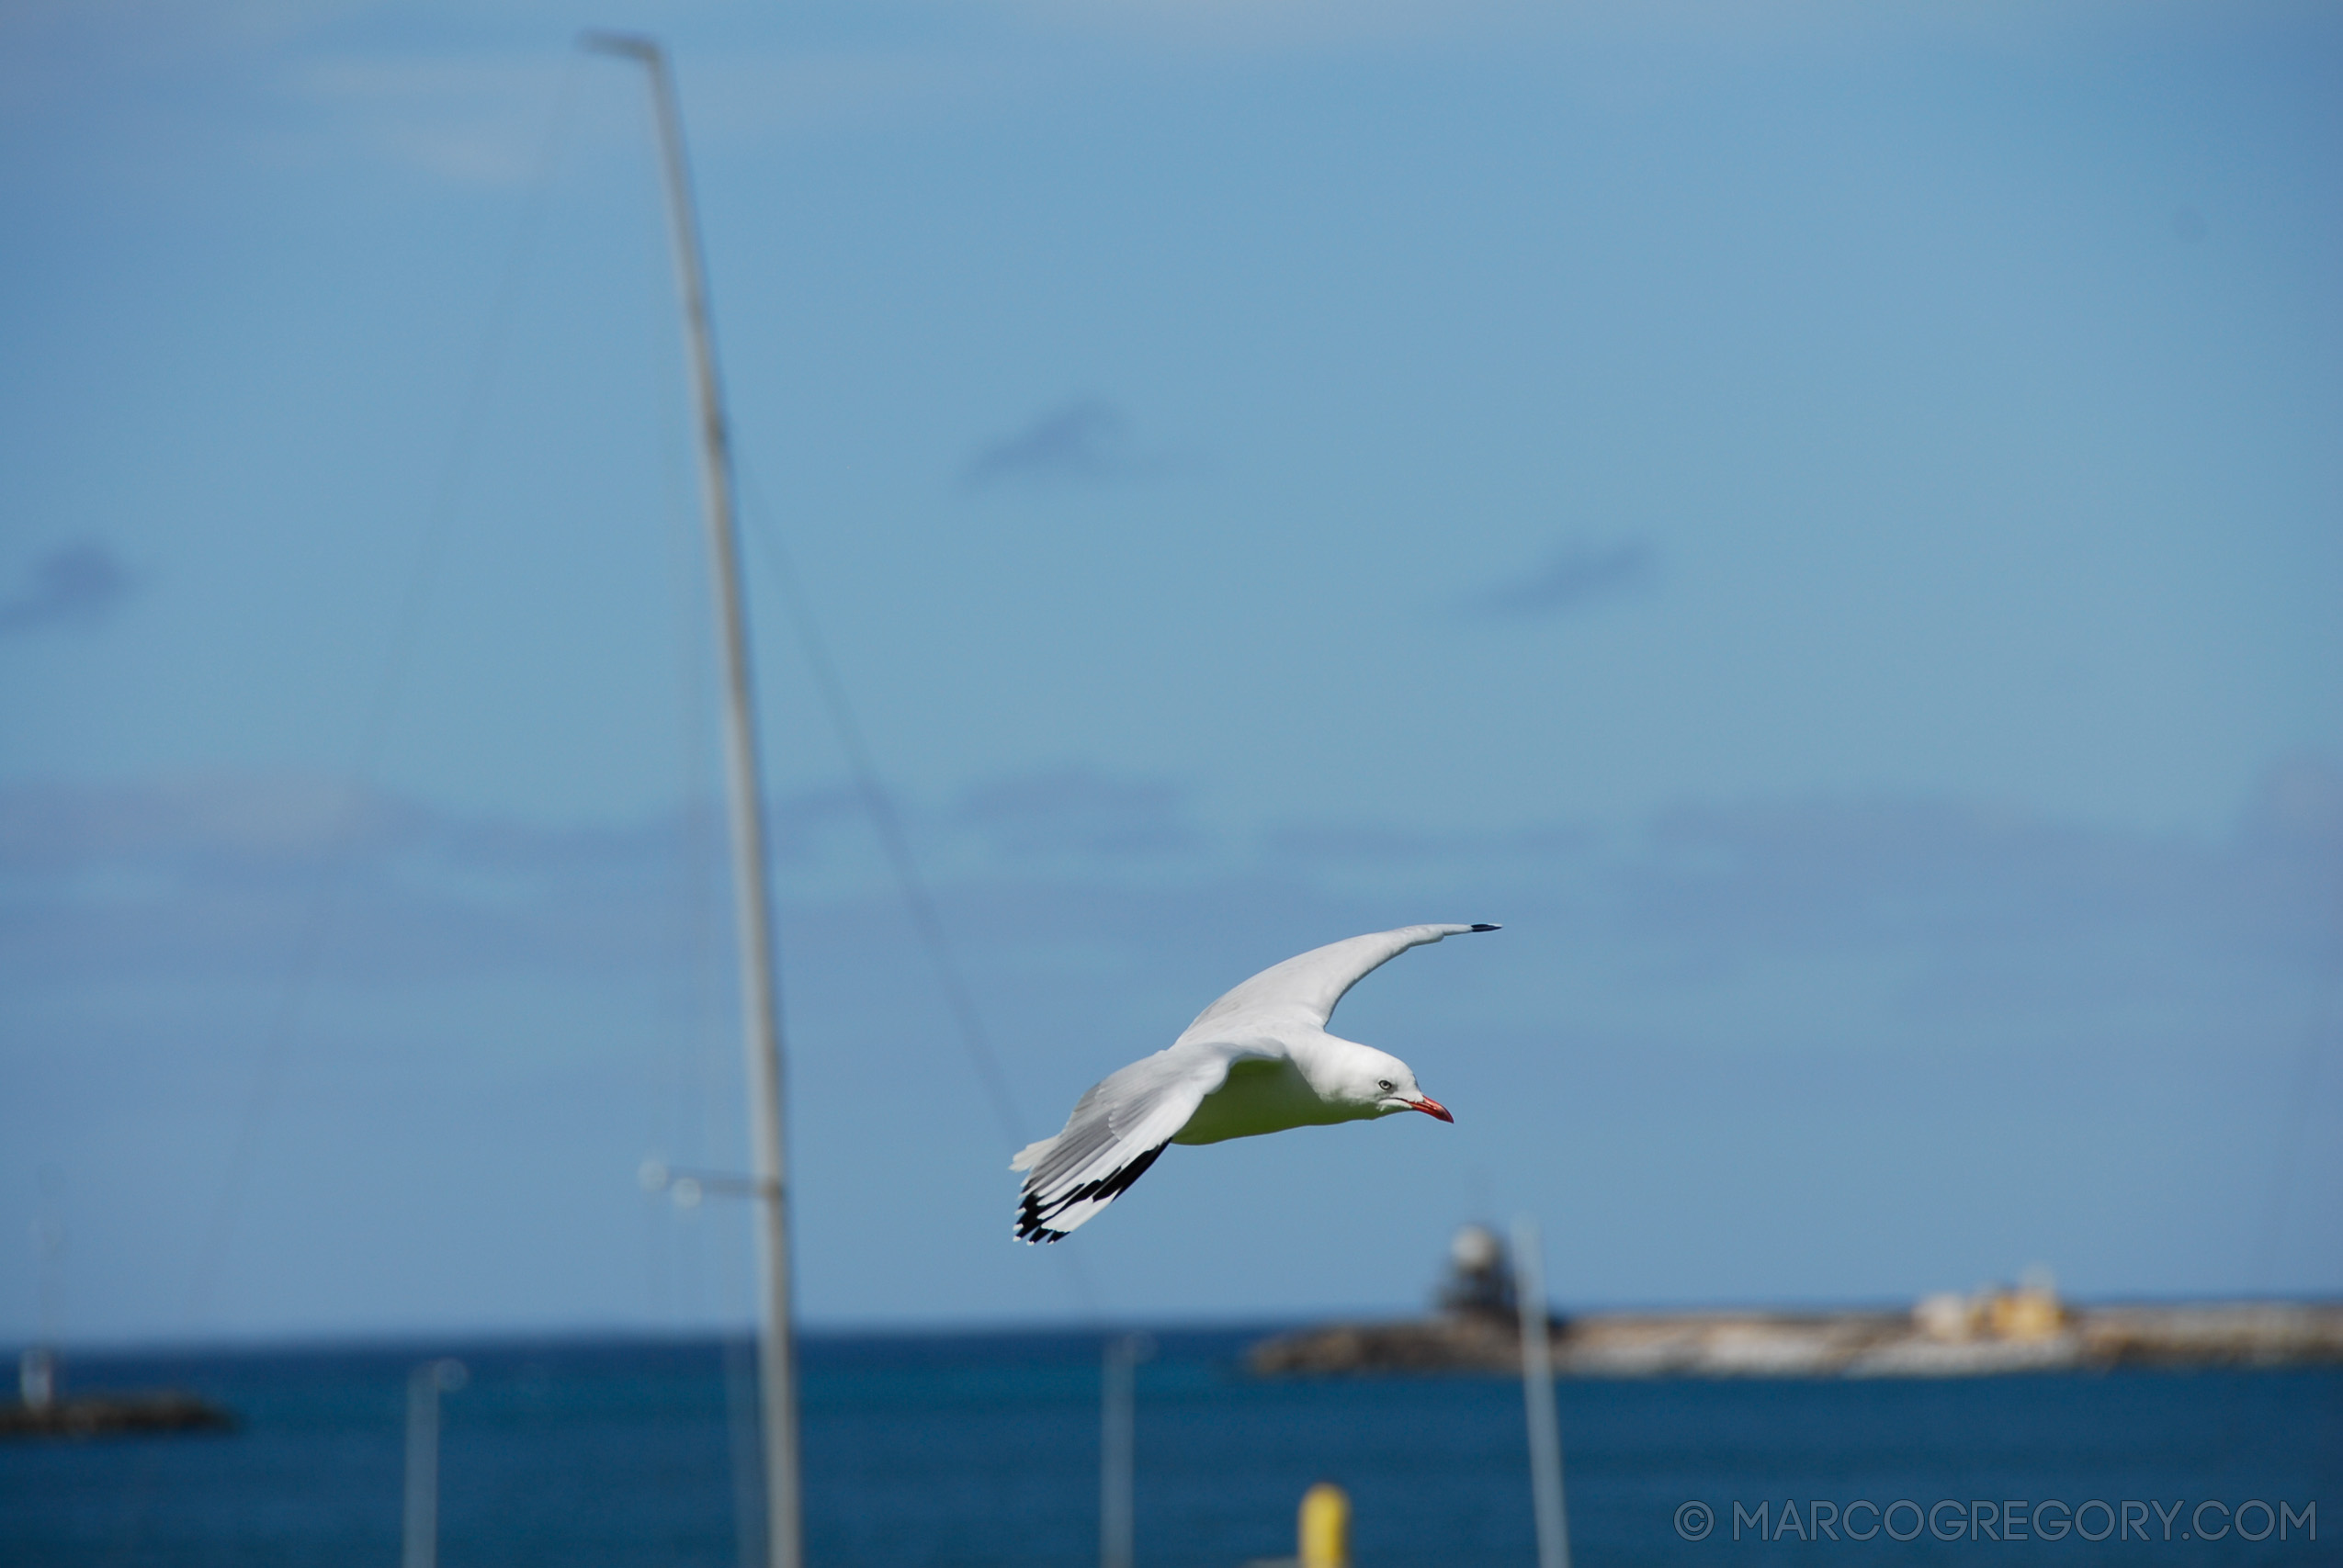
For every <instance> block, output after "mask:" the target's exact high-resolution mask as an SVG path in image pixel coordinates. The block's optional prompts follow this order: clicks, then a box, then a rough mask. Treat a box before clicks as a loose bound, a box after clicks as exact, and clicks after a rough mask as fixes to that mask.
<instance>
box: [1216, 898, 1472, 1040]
mask: <svg viewBox="0 0 2343 1568" xmlns="http://www.w3.org/2000/svg"><path fill="white" fill-rule="evenodd" d="M1496 929H1497V928H1496V927H1495V926H1401V927H1400V928H1399V929H1398V930H1397V931H1369V932H1368V933H1367V934H1366V935H1364V936H1354V937H1351V938H1349V939H1348V940H1346V941H1343V942H1328V943H1327V944H1326V945H1325V946H1324V947H1314V948H1312V949H1310V950H1309V951H1308V952H1307V953H1303V954H1302V955H1301V956H1300V957H1298V958H1288V959H1287V960H1285V963H1283V964H1277V965H1275V966H1273V967H1272V968H1268V969H1264V970H1262V972H1261V973H1260V974H1258V975H1256V976H1253V977H1252V978H1251V979H1250V980H1248V981H1246V982H1245V983H1244V984H1243V985H1241V986H1239V987H1237V988H1236V989H1235V990H1233V991H1230V992H1229V993H1228V995H1227V996H1225V997H1222V998H1220V999H1219V1000H1218V1001H1217V1002H1215V1003H1213V1004H1212V1005H1211V1006H1210V1007H1208V1008H1206V1009H1205V1010H1204V1011H1202V1012H1200V1013H1198V1014H1196V1021H1194V1023H1192V1024H1190V1025H1188V1028H1187V1032H1185V1033H1183V1034H1182V1035H1181V1036H1180V1039H1179V1041H1178V1042H1177V1043H1178V1044H1185V1043H1188V1042H1190V1041H1194V1040H1201V1039H1203V1038H1205V1036H1207V1035H1214V1034H1230V1033H1239V1034H1241V1033H1245V1032H1255V1031H1257V1032H1266V1033H1275V1032H1278V1031H1279V1029H1280V1028H1281V1027H1285V1028H1290V1027H1292V1026H1293V1025H1295V1024H1300V1025H1302V1026H1304V1027H1306V1028H1309V1029H1324V1028H1325V1027H1326V1021H1327V1020H1329V1019H1330V1018H1332V1017H1333V1016H1334V1004H1335V1003H1337V1002H1339V1001H1341V999H1342V995H1343V993H1344V992H1346V991H1348V990H1349V989H1350V988H1351V987H1353V986H1355V985H1357V984H1358V983H1359V982H1360V981H1361V980H1363V979H1364V978H1365V977H1366V976H1369V975H1371V974H1373V973H1375V970H1377V969H1380V968H1381V967H1383V965H1384V964H1387V963H1389V962H1390V961H1391V960H1392V959H1394V958H1397V957H1398V956H1399V954H1401V953H1405V952H1407V951H1408V949H1409V948H1411V947H1421V946H1422V945H1423V944H1424V943H1425V942H1438V941H1439V940H1440V939H1441V938H1442V937H1444V936H1461V935H1463V934H1464V933H1465V932H1466V931H1495V930H1496Z"/></svg>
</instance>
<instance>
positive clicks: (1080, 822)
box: [956, 768, 1197, 859]
mask: <svg viewBox="0 0 2343 1568" xmlns="http://www.w3.org/2000/svg"><path fill="white" fill-rule="evenodd" d="M1186 797H1187V791H1186V790H1184V789H1183V788H1182V787H1181V786H1180V785H1178V784H1172V783H1171V782H1169V781H1167V780H1161V779H1126V778H1114V777H1110V776H1108V775H1106V774H1104V773H1095V772H1093V771H1092V770H1091V769H1088V768H1059V769H1054V770H1051V771H1049V772H1047V773H1028V774H1024V775H1023V776H1021V777H1017V778H1011V779H1001V780H996V781H995V782H993V783H990V784H980V785H979V786H978V787H976V788H975V789H972V790H970V791H968V794H967V795H964V796H963V797H962V798H961V802H960V809H959V811H958V812H957V813H956V818H957V821H958V823H959V824H960V825H961V826H963V827H965V828H968V829H973V830H974V831H975V832H977V833H978V834H979V835H980V836H982V837H983V838H984V839H986V840H989V841H990V844H991V846H992V847H993V849H994V850H995V851H996V852H1001V853H1004V854H1008V855H1011V856H1013V857H1016V858H1020V859H1026V858H1035V857H1047V856H1075V857H1094V856H1103V857H1107V858H1120V857H1124V856H1128V855H1144V854H1162V853H1168V852H1175V851H1183V850H1189V849H1193V848H1194V847H1195V846H1196V843H1197V835H1196V832H1195V829H1194V827H1192V826H1191V825H1190V823H1189V821H1188V818H1187V814H1186V810H1185V807H1186V804H1187V800H1186Z"/></svg>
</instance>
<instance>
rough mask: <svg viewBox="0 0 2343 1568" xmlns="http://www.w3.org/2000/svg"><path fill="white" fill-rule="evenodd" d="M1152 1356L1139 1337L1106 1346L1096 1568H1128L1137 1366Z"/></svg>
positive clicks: (1151, 1343)
mask: <svg viewBox="0 0 2343 1568" xmlns="http://www.w3.org/2000/svg"><path fill="white" fill-rule="evenodd" d="M1154 1352H1155V1341H1154V1340H1153V1339H1152V1338H1150V1337H1149V1336H1147V1335H1144V1334H1121V1335H1117V1336H1115V1337H1114V1338H1112V1339H1109V1340H1108V1341H1107V1342H1106V1351H1105V1358H1104V1367H1103V1369H1102V1374H1101V1377H1100V1390H1099V1441H1098V1562H1099V1568H1131V1560H1132V1542H1133V1540H1134V1539H1135V1536H1136V1533H1137V1531H1136V1513H1135V1508H1134V1504H1133V1501H1132V1493H1133V1490H1134V1487H1133V1480H1132V1478H1133V1473H1134V1472H1135V1471H1136V1469H1137V1461H1136V1458H1135V1453H1134V1449H1135V1443H1136V1438H1137V1427H1138V1364H1139V1363H1140V1362H1141V1361H1144V1360H1146V1359H1148V1357H1149V1356H1150V1355H1152V1354H1154Z"/></svg>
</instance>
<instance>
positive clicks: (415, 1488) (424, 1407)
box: [399, 1360, 465, 1568]
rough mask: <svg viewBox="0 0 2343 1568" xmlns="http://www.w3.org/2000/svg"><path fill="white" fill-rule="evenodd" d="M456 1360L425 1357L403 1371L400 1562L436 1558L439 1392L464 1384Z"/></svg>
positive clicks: (411, 1565)
mask: <svg viewBox="0 0 2343 1568" xmlns="http://www.w3.org/2000/svg"><path fill="white" fill-rule="evenodd" d="M464 1377H465V1373H464V1363H463V1362H461V1361H451V1360H440V1361H425V1362H424V1364H423V1365H421V1366H419V1367H417V1368H416V1369H415V1370H414V1371H411V1372H409V1373H408V1374H407V1510H406V1517H405V1521H404V1526H403V1529H402V1531H401V1541H402V1545H401V1548H400V1551H399V1563H400V1568H434V1564H436V1562H438V1561H439V1396H440V1394H441V1393H454V1392H455V1391H456V1390H457V1389H459V1388H461V1387H463V1386H464Z"/></svg>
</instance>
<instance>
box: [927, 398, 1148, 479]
mask: <svg viewBox="0 0 2343 1568" xmlns="http://www.w3.org/2000/svg"><path fill="white" fill-rule="evenodd" d="M1130 424H1131V422H1130V420H1129V418H1128V417H1127V416H1126V415H1125V414H1124V412H1123V411H1122V409H1121V408H1120V407H1118V406H1117V405H1115V404H1114V403H1112V402H1109V401H1108V400H1105V399H1104V398H1078V399H1076V400H1073V401H1072V402H1070V403H1066V404H1064V405H1062V406H1060V407H1058V408H1055V409H1052V410H1050V411H1049V412H1047V413H1044V414H1042V415H1040V416H1039V417H1037V418H1036V419H1035V420H1033V421H1032V422H1031V423H1028V424H1026V425H1025V426H1024V429H1022V430H1019V431H1017V432H1016V433H1015V434H1011V435H1005V436H1003V437H1002V438H1001V439H1000V440H998V441H995V442H992V443H991V444H990V445H989V446H984V447H982V448H981V449H979V451H978V452H977V454H976V455H975V456H974V457H970V458H969V459H968V462H967V463H966V464H964V465H963V466H962V467H961V469H960V482H961V484H962V485H963V486H965V487H967V488H968V489H969V490H984V489H989V488H991V487H993V486H996V485H1002V484H1011V483H1018V482H1028V483H1032V482H1044V483H1046V482H1056V481H1064V480H1068V479H1076V480H1090V481H1097V480H1101V479H1123V478H1126V477H1128V476H1129V475H1131V474H1134V473H1136V472H1138V469H1139V467H1140V464H1139V462H1138V458H1137V457H1135V456H1134V454H1133V453H1132V451H1131V447H1130V441H1129V435H1130Z"/></svg>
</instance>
